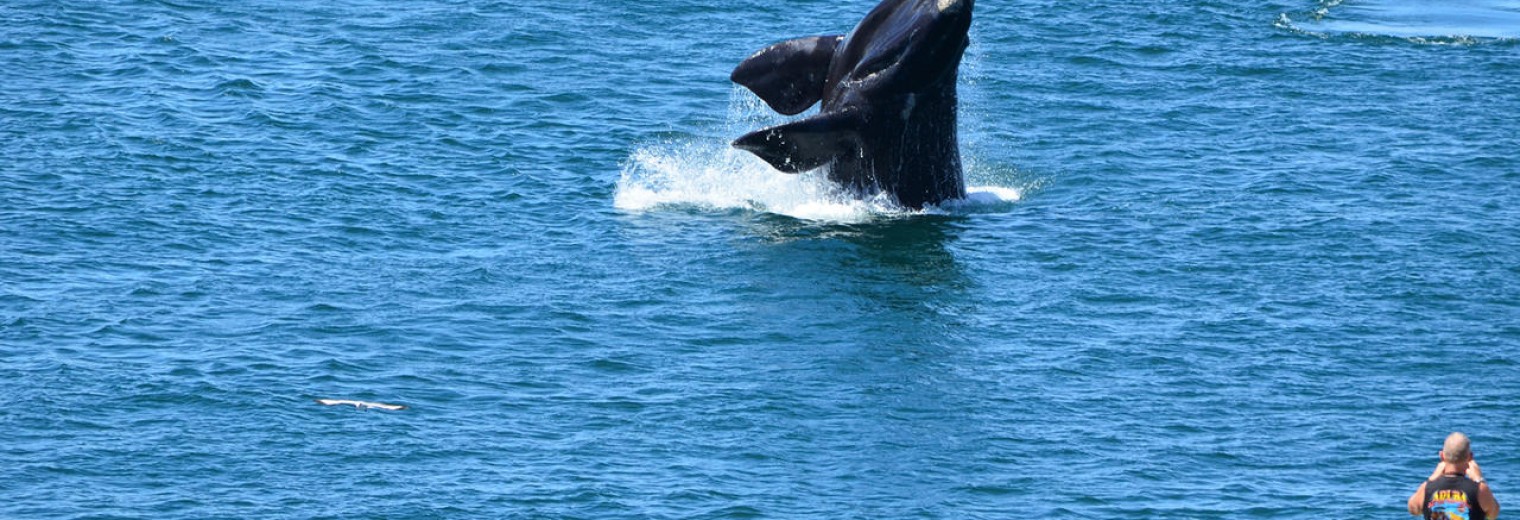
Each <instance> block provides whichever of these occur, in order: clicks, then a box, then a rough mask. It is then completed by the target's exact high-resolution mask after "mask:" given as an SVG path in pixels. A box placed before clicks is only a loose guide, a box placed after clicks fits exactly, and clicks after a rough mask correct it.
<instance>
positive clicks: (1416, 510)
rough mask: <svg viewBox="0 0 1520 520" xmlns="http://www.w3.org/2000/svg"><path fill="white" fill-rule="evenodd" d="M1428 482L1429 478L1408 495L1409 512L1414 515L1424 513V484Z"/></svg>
mask: <svg viewBox="0 0 1520 520" xmlns="http://www.w3.org/2000/svg"><path fill="white" fill-rule="evenodd" d="M1429 482H1430V481H1429V480H1427V481H1425V482H1421V483H1420V489H1416V490H1414V494H1413V495H1409V514H1411V515H1414V516H1420V515H1423V514H1425V484H1426V483H1429ZM1485 511H1486V510H1485Z"/></svg>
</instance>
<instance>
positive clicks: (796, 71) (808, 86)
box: [729, 34, 844, 116]
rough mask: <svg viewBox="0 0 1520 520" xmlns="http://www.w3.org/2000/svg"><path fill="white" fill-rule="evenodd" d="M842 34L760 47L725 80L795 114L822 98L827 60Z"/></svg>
mask: <svg viewBox="0 0 1520 520" xmlns="http://www.w3.org/2000/svg"><path fill="white" fill-rule="evenodd" d="M842 40H844V36H843V35H837V34H836V35H829V36H808V37H804V38H795V39H791V40H787V41H784V42H781V43H777V44H774V45H771V46H769V47H766V48H764V49H760V51H759V52H756V53H755V54H754V55H752V56H750V57H749V58H747V59H745V60H744V61H743V62H740V63H739V66H738V67H734V72H733V73H732V74H730V75H729V79H731V80H733V82H734V83H738V84H740V85H744V86H745V87H746V88H748V89H749V90H750V91H751V92H754V93H755V95H757V96H760V99H762V100H764V101H765V104H767V105H770V107H771V108H772V109H774V110H775V111H777V112H780V113H782V114H785V115H789V116H791V115H797V114H800V113H802V111H804V110H807V109H808V107H811V106H813V103H817V102H818V100H819V99H822V98H823V84H824V81H825V80H827V79H828V76H829V63H830V62H832V61H833V60H834V49H835V48H837V47H838V46H839V42H840V41H842Z"/></svg>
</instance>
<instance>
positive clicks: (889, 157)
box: [730, 0, 975, 209]
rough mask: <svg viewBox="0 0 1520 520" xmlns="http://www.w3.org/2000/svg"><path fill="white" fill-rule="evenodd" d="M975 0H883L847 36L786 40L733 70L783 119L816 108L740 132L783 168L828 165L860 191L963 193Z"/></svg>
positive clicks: (917, 198) (913, 201)
mask: <svg viewBox="0 0 1520 520" xmlns="http://www.w3.org/2000/svg"><path fill="white" fill-rule="evenodd" d="M974 1H975V0H884V1H883V2H882V3H881V4H880V5H877V6H876V8H875V9H872V10H871V12H870V13H869V14H867V15H866V17H865V19H863V20H861V21H860V24H859V25H856V26H855V29H854V30H852V31H850V33H849V34H847V35H829V36H809V37H804V38H797V39H792V40H787V41H783V42H780V43H777V44H774V45H771V46H769V47H766V48H764V49H761V50H760V51H759V52H757V53H755V54H754V55H752V56H750V57H749V58H748V59H745V60H744V61H743V62H742V63H740V64H739V66H738V67H736V68H735V69H734V72H733V74H732V75H731V76H730V78H731V79H732V80H733V81H734V82H735V83H738V84H740V85H744V86H745V87H747V88H749V89H750V91H752V92H754V93H755V94H756V95H758V96H760V98H761V99H762V100H764V101H765V102H766V104H768V105H770V107H771V108H773V109H775V110H776V111H777V112H780V113H782V114H786V115H795V114H799V113H802V112H803V111H805V110H807V109H808V108H809V107H811V106H813V104H814V103H818V102H819V101H822V102H823V104H822V106H821V107H820V110H819V113H818V114H817V115H815V116H812V117H808V118H805V119H802V120H799V121H794V122H791V123H787V124H783V125H777V126H773V127H770V128H765V129H761V130H759V131H755V132H751V133H749V134H746V135H744V136H743V137H740V138H739V139H737V140H735V141H734V143H733V145H734V147H736V148H739V149H742V150H746V151H749V152H751V153H754V154H755V155H757V156H759V157H760V158H761V159H764V160H765V161H766V162H768V163H770V164H771V166H773V167H775V168H776V169H777V170H781V171H783V172H787V173H799V172H803V171H806V170H811V169H814V168H820V167H828V175H829V179H830V180H833V181H834V182H837V183H839V184H841V185H843V186H844V187H845V188H847V189H849V190H851V191H853V192H854V193H855V194H857V195H859V196H871V195H875V194H877V193H885V194H889V195H891V196H893V197H894V198H896V199H897V202H898V203H899V204H902V205H903V206H906V207H909V208H914V209H917V208H922V207H923V206H924V205H927V204H938V203H940V202H943V201H946V200H949V199H957V198H963V197H965V195H966V183H965V180H964V178H963V177H962V174H961V157H960V148H959V146H958V145H957V143H956V130H955V125H956V120H955V111H956V96H955V81H956V71H957V69H958V68H959V67H960V62H961V56H962V54H963V53H964V52H965V50H966V46H967V44H968V43H969V41H968V40H967V37H966V31H967V30H968V29H970V27H971V10H972V4H973V2H974Z"/></svg>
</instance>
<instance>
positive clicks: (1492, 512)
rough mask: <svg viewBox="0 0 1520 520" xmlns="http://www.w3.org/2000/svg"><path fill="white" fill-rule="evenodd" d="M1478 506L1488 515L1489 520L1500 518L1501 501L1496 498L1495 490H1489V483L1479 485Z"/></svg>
mask: <svg viewBox="0 0 1520 520" xmlns="http://www.w3.org/2000/svg"><path fill="white" fill-rule="evenodd" d="M1478 505H1481V506H1483V512H1484V513H1488V520H1494V519H1495V518H1499V499H1497V498H1494V490H1492V489H1489V487H1488V483H1487V482H1484V483H1482V484H1478Z"/></svg>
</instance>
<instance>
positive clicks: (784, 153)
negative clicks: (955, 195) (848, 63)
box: [733, 110, 865, 173]
mask: <svg viewBox="0 0 1520 520" xmlns="http://www.w3.org/2000/svg"><path fill="white" fill-rule="evenodd" d="M864 124H865V118H864V117H861V115H860V112H859V111H857V110H844V111H839V112H829V113H825V114H818V115H816V116H813V117H809V118H807V119H803V120H800V121H793V122H791V123H787V124H784V125H776V126H772V127H769V128H762V129H760V130H756V131H754V132H750V133H748V134H745V135H744V136H743V137H740V138H738V139H736V140H734V143H733V146H734V147H735V148H738V149H741V150H746V151H749V152H750V153H753V154H755V155H756V156H758V157H760V158H761V159H764V160H765V162H768V163H770V164H771V166H772V167H775V168H776V169H777V170H781V171H783V172H786V173H801V172H804V171H807V170H811V169H813V168H817V167H820V166H823V165H825V164H828V163H829V162H831V161H833V160H834V158H835V157H838V156H840V155H844V154H847V153H853V150H855V149H856V148H858V147H859V141H860V128H861V127H862V126H864Z"/></svg>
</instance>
